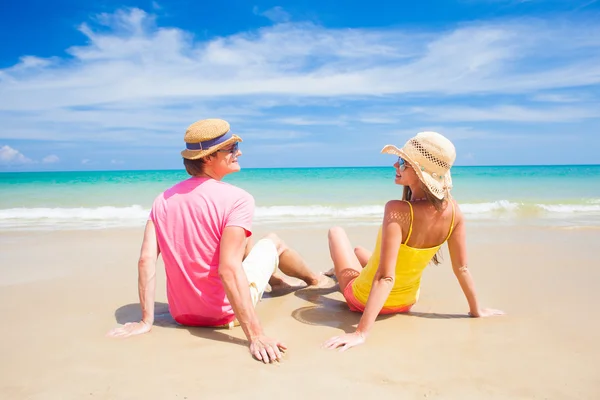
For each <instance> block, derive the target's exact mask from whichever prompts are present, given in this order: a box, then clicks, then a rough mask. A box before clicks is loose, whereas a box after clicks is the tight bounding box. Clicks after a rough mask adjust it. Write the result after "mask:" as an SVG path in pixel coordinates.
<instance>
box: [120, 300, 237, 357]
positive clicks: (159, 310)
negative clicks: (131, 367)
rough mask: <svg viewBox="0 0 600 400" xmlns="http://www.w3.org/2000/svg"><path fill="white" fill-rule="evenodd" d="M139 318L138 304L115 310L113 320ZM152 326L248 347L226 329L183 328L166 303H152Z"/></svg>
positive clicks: (136, 319)
mask: <svg viewBox="0 0 600 400" xmlns="http://www.w3.org/2000/svg"><path fill="white" fill-rule="evenodd" d="M141 318H142V312H141V309H140V305H139V303H132V304H126V305H124V306H122V307H119V308H117V310H116V311H115V320H116V321H117V323H119V324H126V323H127V322H138V321H139V320H140V319H141ZM154 326H160V327H162V328H173V329H185V330H187V331H188V332H189V333H190V334H191V335H194V336H197V337H200V338H203V339H208V340H214V341H217V342H225V343H233V344H237V345H239V346H243V347H248V341H247V340H245V339H240V338H236V337H233V336H231V335H228V334H226V333H224V332H223V331H227V329H220V328H211V327H196V326H185V325H180V324H178V323H177V322H176V321H175V320H174V319H173V317H172V316H171V314H170V313H169V305H168V304H167V303H159V302H156V303H154Z"/></svg>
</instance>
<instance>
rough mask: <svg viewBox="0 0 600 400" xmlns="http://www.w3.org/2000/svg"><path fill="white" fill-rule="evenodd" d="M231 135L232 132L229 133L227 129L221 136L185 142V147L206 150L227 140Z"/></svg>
mask: <svg viewBox="0 0 600 400" xmlns="http://www.w3.org/2000/svg"><path fill="white" fill-rule="evenodd" d="M232 137H233V134H232V133H231V131H228V132H227V133H225V134H224V135H222V136H219V137H218V138H214V139H210V140H206V141H204V142H199V143H186V144H185V148H186V149H188V150H208V149H210V148H211V147H213V146H216V145H218V144H221V143H223V142H226V141H228V140H229V139H231V138H232Z"/></svg>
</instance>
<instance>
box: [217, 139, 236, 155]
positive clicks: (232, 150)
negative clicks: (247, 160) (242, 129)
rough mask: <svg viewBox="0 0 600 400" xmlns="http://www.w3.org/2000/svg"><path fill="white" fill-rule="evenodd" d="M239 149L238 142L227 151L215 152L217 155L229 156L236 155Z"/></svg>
mask: <svg viewBox="0 0 600 400" xmlns="http://www.w3.org/2000/svg"><path fill="white" fill-rule="evenodd" d="M239 147H240V145H239V142H235V143H234V145H233V146H231V147H230V148H229V149H220V150H217V153H230V154H233V155H236V154H237V152H238V149H239Z"/></svg>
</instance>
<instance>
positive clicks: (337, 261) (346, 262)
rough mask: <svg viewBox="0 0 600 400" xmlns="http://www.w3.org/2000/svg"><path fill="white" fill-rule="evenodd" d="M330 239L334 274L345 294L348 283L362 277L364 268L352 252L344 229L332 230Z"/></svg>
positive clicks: (335, 228) (336, 228)
mask: <svg viewBox="0 0 600 400" xmlns="http://www.w3.org/2000/svg"><path fill="white" fill-rule="evenodd" d="M328 237H329V254H331V260H332V261H333V272H334V274H335V276H336V278H337V280H338V282H339V284H340V291H341V292H342V293H343V292H344V289H345V288H346V286H347V285H348V283H350V281H352V279H354V278H356V277H357V276H358V275H360V271H361V270H362V266H361V265H360V262H359V261H358V258H357V257H356V255H355V254H354V251H353V250H352V245H351V244H350V239H348V235H346V232H345V231H344V230H343V229H342V228H340V227H334V228H331V229H330V230H329V235H328Z"/></svg>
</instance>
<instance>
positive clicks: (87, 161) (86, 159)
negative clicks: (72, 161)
mask: <svg viewBox="0 0 600 400" xmlns="http://www.w3.org/2000/svg"><path fill="white" fill-rule="evenodd" d="M91 161H92V160H90V159H89V158H84V159H83V160H81V163H82V164H83V165H85V164H89V163H90V162H91Z"/></svg>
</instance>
